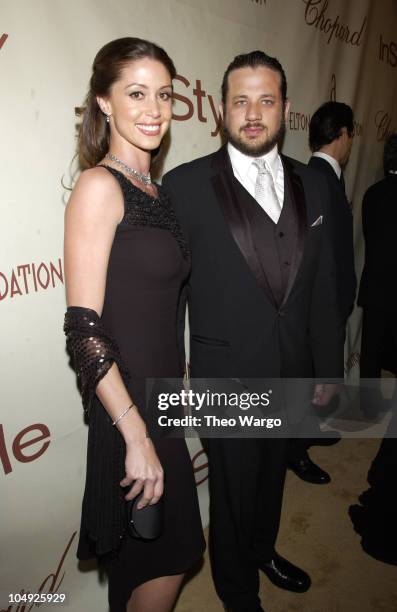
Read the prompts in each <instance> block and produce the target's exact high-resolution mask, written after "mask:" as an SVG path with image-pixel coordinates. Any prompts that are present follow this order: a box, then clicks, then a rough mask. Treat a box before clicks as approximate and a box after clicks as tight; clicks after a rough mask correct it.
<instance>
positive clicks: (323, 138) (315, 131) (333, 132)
mask: <svg viewBox="0 0 397 612" xmlns="http://www.w3.org/2000/svg"><path fill="white" fill-rule="evenodd" d="M344 127H345V128H346V129H347V132H348V134H349V136H352V135H353V131H354V124H353V111H352V109H351V108H350V106H348V105H347V104H344V103H343V102H325V104H323V105H322V106H320V108H318V109H317V110H316V112H315V113H314V115H313V116H312V118H311V119H310V124H309V146H310V149H311V150H312V151H313V152H314V151H318V150H319V149H321V147H323V146H324V145H327V144H330V143H331V142H333V141H334V140H336V138H339V136H340V133H341V129H342V128H344Z"/></svg>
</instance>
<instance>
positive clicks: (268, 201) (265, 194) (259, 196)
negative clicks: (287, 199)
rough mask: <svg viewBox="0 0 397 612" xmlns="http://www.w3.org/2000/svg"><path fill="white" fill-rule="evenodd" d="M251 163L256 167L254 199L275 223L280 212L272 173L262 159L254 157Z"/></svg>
mask: <svg viewBox="0 0 397 612" xmlns="http://www.w3.org/2000/svg"><path fill="white" fill-rule="evenodd" d="M252 163H253V165H254V166H255V167H256V168H257V169H258V174H257V176H256V182H255V200H256V201H257V202H258V204H260V206H262V208H263V210H264V211H265V212H267V214H268V215H269V217H270V218H271V219H272V220H273V221H274V223H277V222H278V220H279V218H280V214H281V206H280V202H279V200H278V197H277V193H276V188H275V186H274V181H273V176H272V173H271V172H270V170H269V168H268V166H267V163H266V161H265V160H264V159H255V160H254V161H253V162H252Z"/></svg>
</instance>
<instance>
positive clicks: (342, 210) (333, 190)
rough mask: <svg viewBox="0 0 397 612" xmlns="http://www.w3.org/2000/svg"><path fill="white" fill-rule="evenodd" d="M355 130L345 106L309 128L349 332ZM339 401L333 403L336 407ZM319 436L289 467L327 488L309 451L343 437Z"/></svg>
mask: <svg viewBox="0 0 397 612" xmlns="http://www.w3.org/2000/svg"><path fill="white" fill-rule="evenodd" d="M353 129H354V125H353V111H352V109H351V108H350V106H348V105H347V104H343V103H342V102H326V103H325V104H323V105H322V106H320V108H319V109H317V110H316V112H315V113H314V114H313V116H312V118H311V120H310V125H309V146H310V149H311V150H312V152H313V155H312V157H311V159H310V160H309V167H310V168H313V169H314V170H317V171H318V172H320V173H321V174H322V175H323V176H324V178H325V180H326V183H327V188H328V191H329V201H330V207H329V210H328V213H329V214H328V221H329V223H328V230H329V232H330V240H331V242H332V245H333V247H334V255H335V266H336V283H337V291H338V303H339V308H340V312H341V316H342V318H343V321H344V327H345V328H346V325H347V320H348V318H349V315H350V314H351V312H352V310H353V306H354V300H355V295H356V285H357V282H356V274H355V270H354V246H353V216H352V213H351V209H350V206H349V203H348V201H347V198H346V194H345V184H344V179H343V168H344V167H345V166H346V164H347V162H348V160H349V156H350V151H351V147H352V142H353ZM338 399H339V398H338V397H335V398H334V399H333V405H334V406H335V404H336V405H337V403H338ZM328 409H329V408H328ZM319 434H320V432H319V428H318V427H316V426H314V427H313V438H311V439H306V440H305V439H304V438H301V439H299V440H296V441H295V443H294V444H291V445H290V448H289V462H288V466H289V467H290V469H292V470H293V471H294V472H295V474H296V475H297V476H299V477H300V478H301V479H302V480H305V481H307V482H311V483H313V484H327V483H328V482H330V480H331V478H330V476H329V474H328V473H327V472H325V471H324V470H322V469H321V468H320V467H319V466H317V465H316V464H314V463H313V461H312V460H311V459H310V457H309V454H308V452H307V448H308V447H309V446H311V445H312V444H324V445H331V444H335V443H336V442H338V441H339V440H340V435H336V432H333V434H334V435H333V437H320V435H319Z"/></svg>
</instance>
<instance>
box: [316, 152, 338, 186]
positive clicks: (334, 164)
mask: <svg viewBox="0 0 397 612" xmlns="http://www.w3.org/2000/svg"><path fill="white" fill-rule="evenodd" d="M313 157H321V159H325V161H327V162H328V163H329V164H331V166H332V167H333V169H334V170H335V174H336V176H337V177H338V179H340V175H341V174H342V168H341V167H340V165H339V162H337V161H336V159H335V157H331V155H328V153H323V152H322V151H316V152H315V153H313Z"/></svg>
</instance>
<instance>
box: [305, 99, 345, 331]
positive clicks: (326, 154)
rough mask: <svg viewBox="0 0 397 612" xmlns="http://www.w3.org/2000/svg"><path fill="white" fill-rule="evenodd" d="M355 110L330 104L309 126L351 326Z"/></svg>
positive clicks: (342, 300)
mask: <svg viewBox="0 0 397 612" xmlns="http://www.w3.org/2000/svg"><path fill="white" fill-rule="evenodd" d="M353 130H354V124H353V111H352V109H351V108H350V106H348V105H347V104H343V103H342V102H326V103H325V104H323V105H322V106H320V108H319V109H318V110H317V111H316V112H315V113H314V115H313V116H312V118H311V120H310V125H309V145H310V149H311V151H312V152H313V155H312V157H311V159H310V160H309V166H310V168H314V169H315V170H317V171H318V172H321V173H322V174H323V176H324V177H325V179H326V181H327V185H328V188H329V191H330V202H331V208H330V211H329V213H330V215H329V217H330V226H329V228H330V231H331V240H332V244H333V245H334V247H335V258H336V274H337V277H336V281H337V289H338V298H339V305H340V309H341V313H342V316H343V318H344V320H345V321H346V323H347V319H348V318H349V316H350V314H351V312H352V310H353V306H354V300H355V297H356V286H357V280H356V273H355V270H354V245H353V216H352V212H351V208H350V205H349V202H348V200H347V197H346V193H345V181H344V178H343V169H344V168H345V166H346V164H347V162H348V161H349V157H350V151H351V147H352V143H353Z"/></svg>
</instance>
